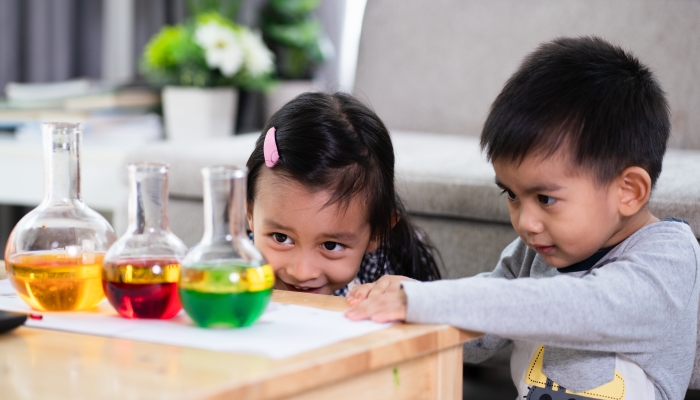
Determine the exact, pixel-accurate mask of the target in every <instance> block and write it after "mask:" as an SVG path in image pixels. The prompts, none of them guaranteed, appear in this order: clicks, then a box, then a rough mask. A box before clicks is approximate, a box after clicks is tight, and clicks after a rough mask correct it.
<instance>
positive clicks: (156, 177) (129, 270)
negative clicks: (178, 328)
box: [102, 163, 187, 319]
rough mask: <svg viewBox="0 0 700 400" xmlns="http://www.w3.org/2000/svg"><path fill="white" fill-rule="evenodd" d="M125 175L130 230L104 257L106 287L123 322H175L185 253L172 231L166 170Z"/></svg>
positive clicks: (137, 169)
mask: <svg viewBox="0 0 700 400" xmlns="http://www.w3.org/2000/svg"><path fill="white" fill-rule="evenodd" d="M127 169H128V172H129V226H128V227H127V230H126V233H125V234H124V235H123V236H122V237H120V238H119V240H117V241H116V243H114V245H112V247H110V249H109V251H108V252H107V254H106V255H105V258H104V262H103V264H102V286H103V287H104V291H105V294H106V295H107V299H108V300H109V302H110V303H111V304H112V306H113V307H114V308H115V309H116V310H117V312H118V313H119V314H120V315H121V316H123V317H125V318H154V319H168V318H172V317H174V316H175V315H176V314H177V313H178V312H179V311H180V310H181V309H182V306H181V305H180V299H179V297H178V293H177V281H178V279H179V278H180V261H181V260H182V258H183V257H184V256H185V254H186V253H187V247H186V246H185V244H184V243H182V241H181V240H180V239H179V238H178V237H177V236H175V234H173V233H172V232H171V231H170V227H169V225H168V166H167V165H166V164H160V163H135V164H129V166H128V167H127Z"/></svg>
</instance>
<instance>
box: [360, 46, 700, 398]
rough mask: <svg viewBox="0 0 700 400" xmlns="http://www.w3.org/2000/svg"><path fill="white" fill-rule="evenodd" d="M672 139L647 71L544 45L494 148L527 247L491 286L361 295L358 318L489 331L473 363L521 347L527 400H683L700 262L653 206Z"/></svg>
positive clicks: (485, 143)
mask: <svg viewBox="0 0 700 400" xmlns="http://www.w3.org/2000/svg"><path fill="white" fill-rule="evenodd" d="M669 131H670V122H669V111H668V106H667V103H666V100H665V97H664V93H663V91H662V90H661V88H660V86H659V84H658V83H657V82H656V80H655V78H654V77H653V75H652V73H651V72H650V71H649V69H648V68H647V67H645V66H644V65H642V64H641V63H640V62H639V61H638V60H637V59H636V58H634V57H633V56H631V55H629V54H628V53H626V52H624V51H623V50H622V49H620V48H619V47H616V46H612V45H611V44H609V43H607V42H605V41H603V40H601V39H599V38H595V37H581V38H560V39H557V40H555V41H553V42H550V43H545V44H543V45H541V46H540V47H539V48H538V49H537V50H536V51H535V52H533V53H532V54H530V55H529V56H528V57H527V58H526V59H525V60H524V62H523V64H522V65H521V66H520V68H519V69H518V71H517V72H516V73H515V74H514V75H513V76H512V77H511V78H510V80H509V81H508V82H507V83H506V85H505V87H504V89H503V91H502V92H501V94H500V95H499V96H498V97H497V98H496V100H495V102H494V103H493V105H492V107H491V112H490V114H489V116H488V119H487V121H486V123H485V125H484V130H483V132H482V136H481V146H482V149H484V150H485V152H486V154H487V156H488V159H489V161H491V162H492V164H493V167H494V170H495V172H496V184H497V185H498V186H499V187H500V188H502V189H503V193H504V194H505V195H506V196H507V198H508V208H509V211H510V217H511V223H512V224H513V227H514V228H515V230H516V231H517V233H518V236H519V239H516V240H515V242H513V243H512V244H510V245H509V246H508V247H507V248H506V249H505V250H504V251H503V253H502V254H501V259H500V260H499V262H498V265H497V266H496V268H495V269H494V270H493V272H491V273H488V274H482V275H478V276H476V277H473V278H465V279H460V280H454V281H437V282H430V283H421V282H414V281H411V280H405V278H402V277H396V276H394V277H389V276H385V277H383V278H382V279H380V280H379V281H377V282H376V283H374V284H368V285H363V286H360V287H357V288H355V289H354V290H353V292H352V293H351V294H350V304H351V306H352V307H351V308H350V309H349V310H348V311H347V312H346V315H347V316H348V317H349V318H352V319H364V318H371V319H373V320H375V321H400V320H406V321H410V322H421V323H447V324H451V325H454V326H457V327H459V328H463V329H468V330H473V331H480V332H486V335H485V336H483V337H482V338H480V339H478V340H475V341H472V342H469V343H467V344H466V345H465V352H464V354H465V360H466V361H471V362H479V361H482V360H485V359H487V358H488V357H490V356H491V355H493V353H494V352H495V351H496V350H498V349H500V348H502V347H504V346H506V345H507V344H508V343H510V342H512V343H513V344H514V350H513V354H512V356H511V375H512V377H513V380H514V382H515V385H516V386H517V388H518V393H519V398H521V399H522V398H526V399H535V400H538V399H541V400H544V399H548V400H549V399H588V398H595V399H633V400H646V399H682V398H683V397H684V394H685V391H686V389H687V387H688V382H689V379H690V374H691V370H692V367H693V358H694V354H695V346H696V342H695V340H696V328H697V307H698V294H699V286H698V282H697V281H698V263H699V262H700V256H699V255H700V248H699V247H698V242H697V241H696V239H695V236H694V235H693V232H692V231H691V230H690V228H689V226H688V225H687V224H685V223H683V221H680V220H675V219H669V220H664V221H659V219H657V218H656V217H654V216H653V215H652V214H651V213H650V211H649V208H648V205H647V202H648V200H649V195H650V193H651V190H652V188H653V187H654V183H655V182H656V180H657V178H658V177H659V174H660V173H661V164H662V160H663V155H664V152H665V150H666V142H667V139H668V136H669ZM493 278H501V279H493ZM565 393H567V394H565Z"/></svg>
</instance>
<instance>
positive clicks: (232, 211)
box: [202, 167, 247, 243]
mask: <svg viewBox="0 0 700 400" xmlns="http://www.w3.org/2000/svg"><path fill="white" fill-rule="evenodd" d="M202 175H203V177H204V235H203V237H202V242H204V243H213V242H231V241H232V240H233V238H236V237H247V231H246V214H245V211H246V210H245V202H246V174H245V170H241V169H234V168H231V167H212V168H205V169H204V170H203V171H202Z"/></svg>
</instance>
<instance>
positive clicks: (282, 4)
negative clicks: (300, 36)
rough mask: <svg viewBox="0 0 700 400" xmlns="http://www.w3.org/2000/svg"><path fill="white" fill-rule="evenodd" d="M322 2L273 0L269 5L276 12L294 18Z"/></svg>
mask: <svg viewBox="0 0 700 400" xmlns="http://www.w3.org/2000/svg"><path fill="white" fill-rule="evenodd" d="M320 4H321V1H320V0H271V1H270V3H269V6H270V8H272V9H273V10H274V11H275V12H276V13H279V14H282V15H286V16H288V17H291V18H294V17H300V16H304V15H306V14H308V13H310V12H311V11H313V10H315V9H317V8H318V6H319V5H320Z"/></svg>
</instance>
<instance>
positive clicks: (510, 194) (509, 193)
mask: <svg viewBox="0 0 700 400" xmlns="http://www.w3.org/2000/svg"><path fill="white" fill-rule="evenodd" d="M503 193H505V194H507V195H508V200H517V199H518V196H516V195H515V193H513V192H511V191H510V190H508V189H503V191H502V192H501V194H503Z"/></svg>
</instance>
